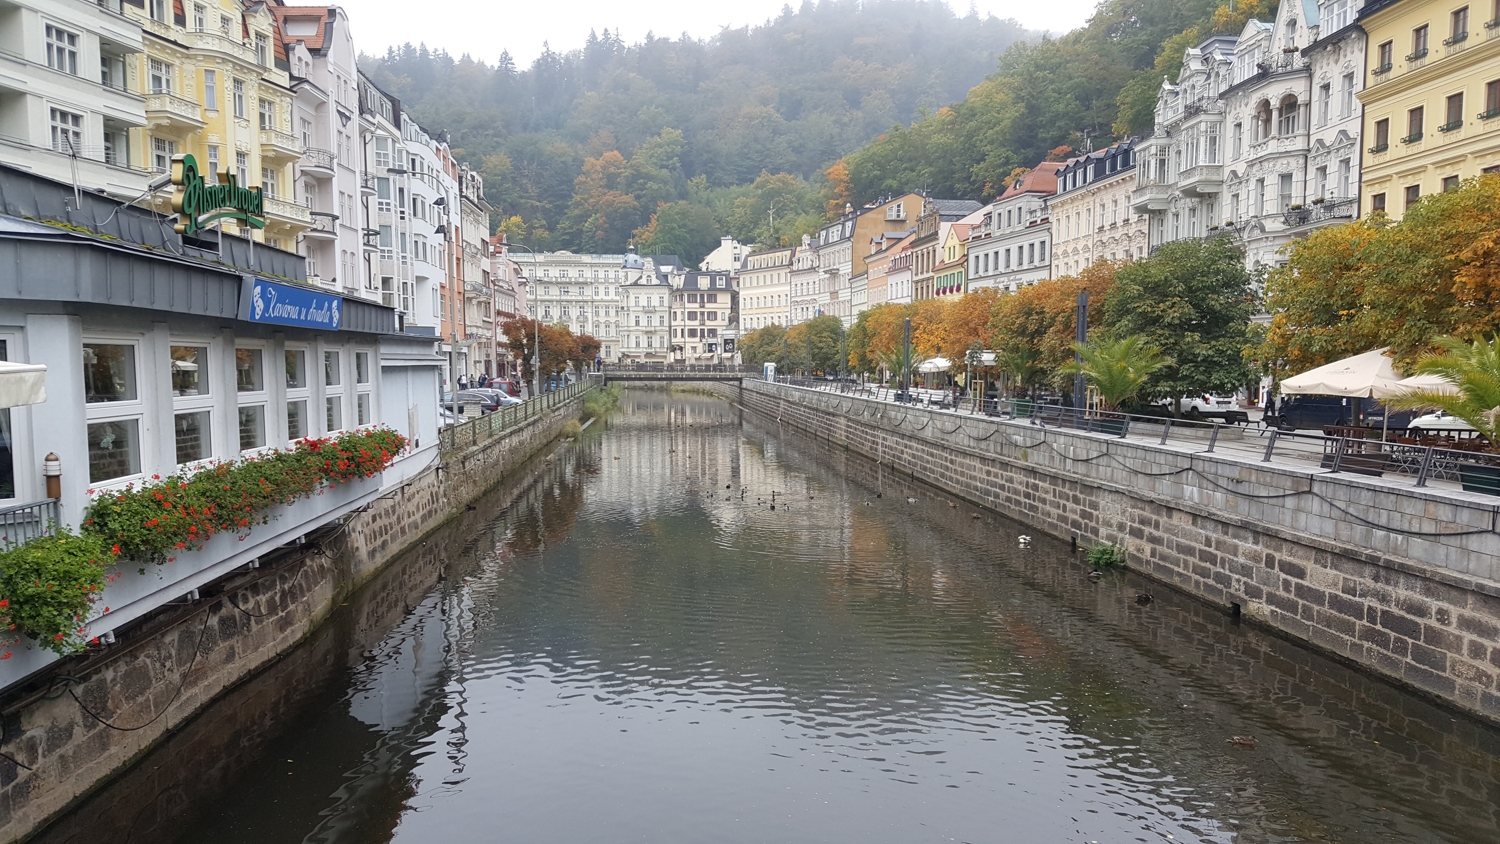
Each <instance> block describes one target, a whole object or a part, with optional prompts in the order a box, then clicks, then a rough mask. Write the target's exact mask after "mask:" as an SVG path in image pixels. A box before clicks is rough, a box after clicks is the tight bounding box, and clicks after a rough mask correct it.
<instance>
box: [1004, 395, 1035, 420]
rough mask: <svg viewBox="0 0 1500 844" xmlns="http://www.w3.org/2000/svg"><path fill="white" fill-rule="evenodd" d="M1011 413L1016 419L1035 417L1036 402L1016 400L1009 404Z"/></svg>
mask: <svg viewBox="0 0 1500 844" xmlns="http://www.w3.org/2000/svg"><path fill="white" fill-rule="evenodd" d="M1010 406H1011V412H1012V413H1013V414H1014V415H1015V418H1017V419H1030V418H1031V417H1033V416H1035V415H1036V402H1035V401H1032V400H1031V399H1016V400H1014V401H1012V402H1011V403H1010Z"/></svg>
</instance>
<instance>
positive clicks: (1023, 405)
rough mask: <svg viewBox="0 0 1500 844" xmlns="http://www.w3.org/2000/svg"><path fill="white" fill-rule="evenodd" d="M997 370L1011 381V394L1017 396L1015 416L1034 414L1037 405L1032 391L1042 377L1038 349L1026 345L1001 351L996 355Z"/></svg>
mask: <svg viewBox="0 0 1500 844" xmlns="http://www.w3.org/2000/svg"><path fill="white" fill-rule="evenodd" d="M995 368H996V369H998V370H1000V372H1001V373H1002V374H1003V375H1005V377H1006V378H1007V379H1008V380H1009V382H1010V383H1009V387H1010V389H1011V392H1012V393H1013V394H1014V395H1015V396H1016V398H1015V400H1014V415H1015V416H1018V417H1020V416H1030V415H1031V414H1032V413H1034V412H1035V409H1036V403H1035V402H1034V401H1032V399H1031V391H1032V389H1033V388H1034V387H1035V386H1036V382H1037V381H1038V380H1040V379H1041V377H1042V365H1041V362H1040V360H1039V359H1038V355H1037V353H1036V349H1033V348H1031V347H1030V346H1024V345H1016V346H1010V347H1009V348H1005V349H1001V350H1000V351H999V352H997V353H996V354H995Z"/></svg>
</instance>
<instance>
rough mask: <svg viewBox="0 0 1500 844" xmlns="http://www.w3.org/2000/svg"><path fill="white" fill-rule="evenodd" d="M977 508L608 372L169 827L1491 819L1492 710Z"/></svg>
mask: <svg viewBox="0 0 1500 844" xmlns="http://www.w3.org/2000/svg"><path fill="white" fill-rule="evenodd" d="M773 493H774V494H775V498H774V503H775V504H776V509H775V510H774V511H773V510H772V509H771V504H772V502H773V499H772V495H773ZM909 497H916V498H918V499H919V500H918V501H917V503H915V504H912V503H908V500H907V499H908V498H909ZM951 504H957V505H958V506H957V507H954V506H950V505H951ZM976 513H978V511H977V510H976V509H975V508H973V507H971V506H969V505H967V504H964V503H963V502H960V501H958V500H957V499H952V498H950V497H948V496H944V495H941V494H937V493H935V492H933V491H931V490H928V489H925V488H922V487H919V486H915V485H913V484H911V483H909V482H906V481H901V480H898V479H895V478H892V477H890V476H889V475H886V474H885V473H884V470H883V469H880V468H879V467H875V466H873V465H871V464H869V463H867V462H864V461H858V460H855V459H854V458H852V457H849V456H847V455H844V454H842V453H840V452H837V451H835V450H829V449H826V448H824V447H820V446H817V445H815V444H807V443H798V442H795V441H789V440H785V439H781V438H780V437H779V436H778V435H777V434H776V433H775V432H774V429H772V428H768V427H766V423H751V422H747V423H746V424H745V426H744V427H742V426H741V421H740V419H739V417H738V416H737V415H736V413H735V411H734V410H733V409H731V408H730V407H729V406H728V405H726V404H723V403H720V402H717V401H715V400H712V399H708V398H701V397H692V396H681V395H671V396H669V395H668V394H665V393H639V392H636V393H630V394H628V395H627V401H626V402H625V406H624V409H623V411H622V412H621V413H620V414H619V415H617V416H616V417H615V418H614V419H612V420H611V421H610V423H609V426H608V430H607V431H603V432H599V431H589V432H587V433H586V434H585V436H584V437H583V438H582V440H581V441H580V442H579V443H577V444H575V445H573V446H570V447H567V448H565V449H564V450H562V451H560V452H559V453H558V454H557V455H556V457H555V458H554V460H553V461H552V462H551V463H549V464H547V465H546V466H544V467H542V472H541V476H540V477H539V479H538V480H537V482H536V483H535V484H534V485H533V486H532V487H531V488H530V489H529V490H527V491H526V492H525V493H524V494H523V495H522V496H521V497H520V498H519V499H518V500H516V501H515V502H514V503H513V505H512V506H510V507H508V508H507V509H505V510H504V511H503V512H499V513H497V514H496V515H495V517H494V519H493V520H492V521H490V522H489V523H488V524H486V525H484V526H483V527H482V528H481V529H479V530H477V531H474V532H473V534H472V535H470V536H458V537H453V536H449V537H445V538H444V539H443V541H445V542H447V543H449V549H450V554H451V560H450V564H449V567H448V574H449V577H448V579H447V580H446V581H445V582H443V583H441V584H439V585H438V586H437V587H436V588H434V589H432V590H431V592H430V593H429V594H427V595H426V597H425V598H422V599H421V600H420V602H419V603H417V604H416V605H415V606H414V607H413V608H412V609H411V611H410V612H409V613H407V614H406V616H405V618H404V619H403V620H402V621H401V622H400V623H399V624H398V625H397V626H396V627H395V628H394V629H393V630H391V631H390V632H389V634H388V635H386V636H385V638H384V639H383V640H382V641H381V642H380V644H379V645H377V646H376V647H375V648H373V649H372V650H371V651H370V652H369V653H368V654H366V655H365V656H364V658H363V659H362V660H361V661H360V662H359V664H358V665H356V666H354V667H353V668H352V669H351V670H350V671H349V672H348V674H347V676H345V677H344V679H343V680H342V681H339V682H342V683H343V684H344V686H345V689H346V694H344V695H343V697H342V699H341V700H339V701H338V702H337V703H336V704H334V705H331V706H320V707H319V708H317V709H315V710H314V711H312V712H310V713H308V714H307V715H306V716H305V718H304V719H302V720H301V721H300V722H299V723H297V724H295V725H294V726H293V727H292V728H291V730H290V732H289V733H288V734H287V736H285V737H283V738H281V739H279V740H278V741H277V742H276V743H275V744H274V745H273V746H272V747H271V748H270V749H269V750H268V751H267V752H266V754H265V759H264V760H262V761H261V762H259V763H257V764H256V765H255V766H254V767H252V769H251V771H250V773H249V774H247V775H245V776H244V777H242V778H241V779H240V780H239V784H238V786H237V787H236V788H235V789H234V790H233V792H232V793H231V795H230V796H227V797H225V798H224V799H222V800H220V801H218V802H216V803H214V804H213V805H211V806H208V807H200V808H204V814H203V821H202V823H201V824H199V825H198V827H197V828H196V829H194V830H193V831H191V832H190V833H189V834H188V835H186V836H185V837H184V838H183V840H184V841H192V842H198V841H215V842H251V841H254V842H266V841H278V842H279V841H299V840H301V841H309V842H340V844H343V843H344V842H348V843H349V844H354V842H360V844H363V843H364V842H371V841H386V840H392V841H397V842H471V841H472V842H481V841H482V842H490V841H501V840H510V841H559V842H595V841H597V842H604V841H661V842H702V841H737V842H738V841H744V842H761V841H767V842H769V841H796V842H804V841H805V842H826V841H872V842H918V841H971V842H1012V841H1013V842H1100V844H1104V842H1134V841H1146V842H1158V841H1167V840H1169V839H1170V840H1173V841H1187V842H1296V841H1338V842H1374V841H1401V842H1408V841H1409V842H1427V841H1434V842H1436V841H1455V842H1457V841H1467V842H1473V841H1491V840H1497V837H1496V833H1495V830H1496V825H1495V823H1496V821H1495V819H1496V814H1495V812H1496V809H1495V806H1496V805H1497V802H1496V801H1497V796H1500V792H1497V788H1496V779H1495V771H1496V768H1497V762H1496V759H1497V754H1496V748H1497V746H1500V745H1497V742H1496V736H1495V734H1494V732H1492V731H1490V730H1488V729H1487V728H1483V727H1479V726H1476V725H1473V724H1469V723H1467V722H1462V721H1459V720H1456V719H1454V718H1453V717H1452V716H1450V715H1449V714H1447V713H1444V712H1442V711H1441V710H1437V709H1434V708H1432V707H1430V706H1428V705H1427V704H1425V703H1422V702H1421V701H1418V700H1416V699H1414V698H1409V697H1407V696H1405V695H1403V694H1401V693H1400V692H1397V691H1395V690H1393V689H1390V688H1389V687H1385V686H1384V685H1382V684H1379V683H1376V682H1374V681H1371V680H1369V679H1368V678H1363V677H1361V676H1360V675H1357V674H1354V673H1352V672H1349V671H1347V670H1346V669H1343V668H1341V667H1338V666H1336V665H1333V664H1331V663H1328V662H1326V661H1323V660H1321V659H1319V658H1317V657H1314V656H1311V655H1309V654H1307V653H1306V652H1303V651H1301V650H1299V649H1297V648H1295V647H1294V646H1292V645H1290V644H1289V643H1285V642H1281V641H1279V640H1276V639H1274V638H1272V637H1268V636H1265V635H1263V634H1259V633H1257V632H1255V631H1247V630H1242V629H1240V628H1237V627H1234V626H1232V625H1230V624H1229V623H1228V622H1227V621H1226V620H1225V619H1224V618H1223V617H1222V616H1220V615H1218V614H1217V613H1215V612H1213V611H1210V610H1208V609H1206V608H1204V607H1201V606H1199V605H1197V604H1195V603H1193V602H1191V601H1188V600H1186V599H1182V598H1177V597H1173V596H1171V595H1163V594H1160V593H1161V592H1163V591H1164V590H1162V589H1160V588H1158V589H1157V590H1156V592H1157V593H1158V594H1157V600H1156V602H1155V603H1154V604H1152V605H1151V606H1148V607H1140V606H1136V604H1135V602H1134V601H1133V600H1132V599H1133V597H1134V595H1135V594H1136V593H1137V592H1138V591H1140V589H1142V588H1149V587H1146V586H1143V584H1142V583H1141V582H1138V581H1134V580H1131V579H1129V578H1127V577H1111V578H1106V579H1105V580H1104V581H1103V582H1101V583H1098V584H1093V583H1089V582H1088V581H1087V580H1086V578H1084V577H1083V573H1084V570H1083V569H1082V568H1081V567H1080V566H1079V565H1078V564H1077V562H1076V561H1074V560H1072V559H1071V558H1070V555H1069V554H1068V550H1067V548H1066V547H1065V546H1060V545H1059V544H1057V543H1055V542H1052V541H1050V540H1046V539H1044V538H1042V537H1038V538H1037V539H1036V540H1035V541H1034V542H1033V543H1032V546H1031V547H1030V548H1029V549H1021V548H1020V547H1019V543H1018V541H1017V537H1018V536H1019V535H1020V534H1021V533H1023V532H1025V528H1024V527H1023V526H1020V525H1018V524H1015V523H1010V522H1006V521H1004V520H1002V519H999V518H996V517H994V516H992V515H989V514H980V516H981V517H980V518H975V514H976ZM1245 734H1251V735H1255V736H1256V737H1257V739H1258V740H1259V746H1258V747H1257V748H1256V749H1254V750H1240V749H1236V748H1234V747H1232V746H1230V745H1228V744H1226V740H1227V739H1228V738H1229V737H1231V736H1234V735H1245Z"/></svg>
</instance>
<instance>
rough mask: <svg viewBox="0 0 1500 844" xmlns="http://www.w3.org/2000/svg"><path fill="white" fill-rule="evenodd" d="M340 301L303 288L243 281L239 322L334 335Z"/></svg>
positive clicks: (331, 295)
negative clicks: (318, 329)
mask: <svg viewBox="0 0 1500 844" xmlns="http://www.w3.org/2000/svg"><path fill="white" fill-rule="evenodd" d="M343 309H344V298H343V297H342V296H335V295H333V294H331V293H323V292H321V291H318V290H309V289H308V288H306V287H297V286H295V285H291V284H280V283H277V282H274V281H266V280H265V279H263V278H253V277H251V278H246V279H245V286H244V289H243V292H242V293H241V295H240V319H242V320H245V321H247V322H262V323H270V324H273V325H291V326H296V327H298V328H321V329H324V330H327V331H338V330H339V325H340V323H341V321H342V319H343V313H342V312H343Z"/></svg>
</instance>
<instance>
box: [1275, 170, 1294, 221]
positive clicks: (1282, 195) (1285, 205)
mask: <svg viewBox="0 0 1500 844" xmlns="http://www.w3.org/2000/svg"><path fill="white" fill-rule="evenodd" d="M1276 199H1277V202H1278V206H1277V209H1276V210H1278V211H1283V212H1284V211H1287V210H1289V209H1290V208H1291V206H1292V174H1291V173H1282V174H1281V178H1280V180H1279V182H1278V184H1277V191H1276Z"/></svg>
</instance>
